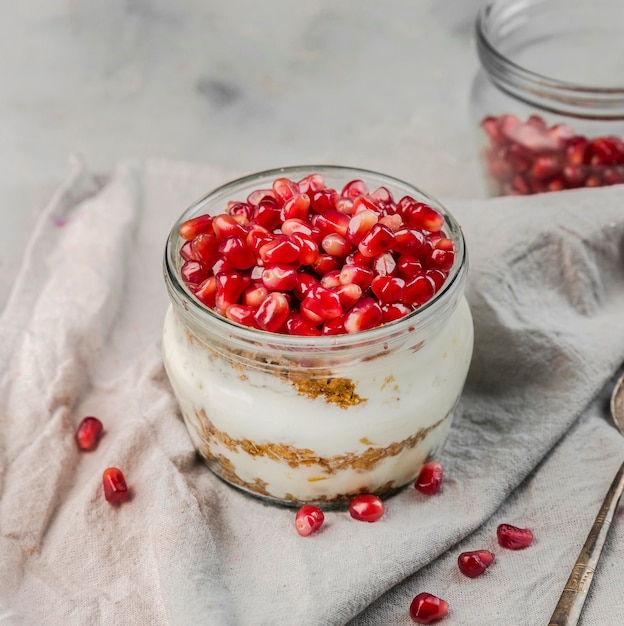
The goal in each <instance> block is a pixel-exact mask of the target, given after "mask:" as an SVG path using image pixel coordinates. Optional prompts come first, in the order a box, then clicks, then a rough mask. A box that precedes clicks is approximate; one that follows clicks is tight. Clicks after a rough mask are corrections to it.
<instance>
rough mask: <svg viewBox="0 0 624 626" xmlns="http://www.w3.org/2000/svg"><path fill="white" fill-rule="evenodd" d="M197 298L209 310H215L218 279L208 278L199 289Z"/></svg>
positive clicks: (196, 294) (196, 293)
mask: <svg viewBox="0 0 624 626" xmlns="http://www.w3.org/2000/svg"><path fill="white" fill-rule="evenodd" d="M195 297H196V298H197V299H198V300H199V301H200V302H202V303H203V304H205V305H206V306H207V307H208V308H209V309H212V308H214V307H215V306H216V304H217V279H216V278H215V277H214V276H209V277H208V278H206V280H205V281H204V282H203V283H202V284H201V285H199V287H198V288H197V291H196V292H195Z"/></svg>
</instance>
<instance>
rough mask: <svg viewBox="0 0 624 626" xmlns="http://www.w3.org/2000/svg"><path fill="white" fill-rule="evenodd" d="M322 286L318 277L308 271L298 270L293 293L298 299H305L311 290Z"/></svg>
mask: <svg viewBox="0 0 624 626" xmlns="http://www.w3.org/2000/svg"><path fill="white" fill-rule="evenodd" d="M320 286H321V283H320V281H319V280H318V278H315V277H314V276H312V275H311V274H308V273H307V272H297V284H296V285H295V286H294V287H293V295H294V296H295V298H297V300H299V301H301V300H303V299H304V298H305V297H306V295H307V294H308V292H309V291H314V290H315V289H318V288H319V287H320Z"/></svg>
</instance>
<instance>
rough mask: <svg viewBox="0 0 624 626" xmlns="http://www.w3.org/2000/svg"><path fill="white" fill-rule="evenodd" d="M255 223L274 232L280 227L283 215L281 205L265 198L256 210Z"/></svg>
mask: <svg viewBox="0 0 624 626" xmlns="http://www.w3.org/2000/svg"><path fill="white" fill-rule="evenodd" d="M253 222H254V224H256V225H258V226H263V227H264V228H266V229H267V230H273V229H275V228H277V227H278V226H279V225H280V222H281V214H280V208H279V205H278V204H277V202H276V201H275V200H273V199H272V198H263V199H262V200H260V202H259V203H258V206H256V208H255V209H254V213H253Z"/></svg>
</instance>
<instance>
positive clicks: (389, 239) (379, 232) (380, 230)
mask: <svg viewBox="0 0 624 626" xmlns="http://www.w3.org/2000/svg"><path fill="white" fill-rule="evenodd" d="M393 243H394V233H393V232H392V231H391V230H390V229H389V228H388V227H387V226H384V225H383V224H379V223H378V224H375V225H374V226H373V227H372V228H371V229H370V230H369V231H368V232H367V233H366V235H364V237H363V238H362V240H361V241H360V243H359V244H358V250H359V251H360V252H361V253H362V254H363V255H364V256H377V255H378V254H381V253H382V252H385V251H386V250H388V249H389V248H391V247H392V244H393Z"/></svg>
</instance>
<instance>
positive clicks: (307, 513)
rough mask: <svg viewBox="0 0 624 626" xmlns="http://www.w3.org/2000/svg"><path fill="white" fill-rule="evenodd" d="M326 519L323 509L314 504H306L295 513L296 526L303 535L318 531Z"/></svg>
mask: <svg viewBox="0 0 624 626" xmlns="http://www.w3.org/2000/svg"><path fill="white" fill-rule="evenodd" d="M324 521H325V515H323V511H321V509H319V508H318V507H317V506H314V505H312V504H304V505H303V506H302V507H301V508H300V509H299V510H298V511H297V514H296V515H295V528H296V529H297V532H298V533H299V534H300V535H301V536H302V537H307V536H308V535H311V534H312V533H314V532H316V531H317V530H318V529H319V528H320V527H321V526H322V525H323V522H324Z"/></svg>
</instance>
